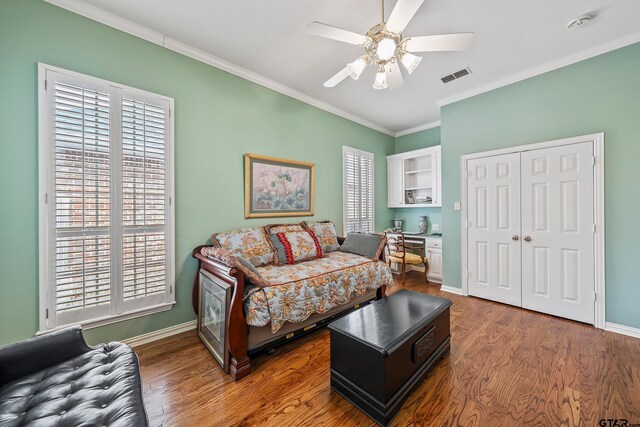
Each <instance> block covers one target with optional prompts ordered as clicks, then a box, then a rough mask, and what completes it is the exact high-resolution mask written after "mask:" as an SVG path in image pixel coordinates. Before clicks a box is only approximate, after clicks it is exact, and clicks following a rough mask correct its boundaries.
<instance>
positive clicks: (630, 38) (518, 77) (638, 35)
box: [436, 31, 640, 107]
mask: <svg viewBox="0 0 640 427" xmlns="http://www.w3.org/2000/svg"><path fill="white" fill-rule="evenodd" d="M638 42H640V31H638V32H635V33H633V34H629V35H627V36H624V37H620V38H618V39H614V40H611V41H608V42H606V43H602V44H599V45H596V46H592V47H590V48H588V49H585V50H581V51H579V52H576V53H573V54H571V55H568V56H565V57H564V58H560V59H556V60H554V61H551V62H547V63H546V64H542V65H540V66H537V67H534V68H531V69H529V70H526V71H523V72H521V73H518V74H514V75H512V76H509V77H506V78H504V79H500V80H497V81H495V82H492V83H489V84H486V85H483V86H480V87H478V88H475V89H471V90H468V91H466V92H463V93H460V94H457V95H453V96H450V97H448V98H443V99H440V100H438V101H436V104H438V106H440V107H443V106H445V105H448V104H452V103H454V102H458V101H462V100H463V99H467V98H471V97H472V96H476V95H480V94H481V93H485V92H489V91H492V90H495V89H498V88H501V87H503V86H508V85H510V84H513V83H517V82H519V81H522V80H526V79H529V78H531V77H535V76H538V75H540V74H544V73H548V72H549V71H553V70H557V69H559V68H563V67H566V66H568V65H571V64H575V63H577V62H580V61H584V60H586V59H589V58H593V57H594V56H598V55H602V54H605V53H607V52H611V51H613V50H616V49H620V48H623V47H625V46H629V45H632V44H634V43H638Z"/></svg>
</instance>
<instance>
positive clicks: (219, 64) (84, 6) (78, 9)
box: [45, 0, 395, 136]
mask: <svg viewBox="0 0 640 427" xmlns="http://www.w3.org/2000/svg"><path fill="white" fill-rule="evenodd" d="M45 1H46V2H47V3H51V4H53V5H55V6H58V7H61V8H63V9H66V10H68V11H70V12H73V13H76V14H78V15H82V16H84V17H85V18H89V19H91V20H93V21H97V22H100V23H101V24H104V25H107V26H109V27H113V28H115V29H117V30H120V31H123V32H125V33H128V34H131V35H133V36H136V37H139V38H141V39H144V40H146V41H149V42H151V43H154V44H157V45H160V46H162V47H164V48H166V49H169V50H172V51H174V52H177V53H179V54H181V55H184V56H187V57H189V58H192V59H195V60H196V61H200V62H203V63H205V64H208V65H211V66H213V67H215V68H218V69H221V70H223V71H226V72H228V73H231V74H234V75H236V76H238V77H240V78H243V79H245V80H248V81H250V82H253V83H256V84H259V85H260V86H264V87H266V88H268V89H271V90H273V91H275V92H279V93H281V94H283V95H286V96H289V97H291V98H294V99H297V100H298V101H302V102H304V103H306V104H309V105H311V106H313V107H316V108H319V109H321V110H324V111H327V112H329V113H331V114H334V115H336V116H340V117H342V118H345V119H347V120H350V121H352V122H354V123H358V124H360V125H362V126H365V127H368V128H370V129H373V130H376V131H378V132H381V133H384V134H386V135H389V136H395V132H393V131H391V130H389V129H387V128H385V127H383V126H379V125H377V124H375V123H373V122H371V121H369V120H367V119H364V118H362V117H359V116H356V115H355V114H351V113H349V112H347V111H344V110H342V109H340V108H338V107H335V106H333V105H331V104H328V103H326V102H324V101H320V100H319V99H316V98H313V97H311V96H309V95H306V94H304V93H302V92H300V91H298V90H295V89H293V88H290V87H289V86H285V85H283V84H281V83H278V82H276V81H274V80H271V79H269V78H267V77H264V76H262V75H260V74H257V73H254V72H253V71H249V70H247V69H245V68H242V67H239V66H237V65H235V64H233V63H231V62H229V61H225V60H224V59H221V58H218V57H217V56H214V55H211V54H210V53H207V52H205V51H203V50H200V49H197V48H195V47H193V46H190V45H187V44H185V43H182V42H180V41H178V40H174V39H171V38H170V37H167V36H165V35H164V34H162V33H159V32H157V31H154V30H152V29H150V28H147V27H145V26H143V25H140V24H137V23H135V22H133V21H129V20H128V19H125V18H122V17H120V16H118V15H115V14H113V13H110V12H107V11H105V10H104V9H100V8H99V7H96V6H94V5H91V4H88V3H84V2H83V1H81V0H45Z"/></svg>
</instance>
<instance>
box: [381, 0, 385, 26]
mask: <svg viewBox="0 0 640 427" xmlns="http://www.w3.org/2000/svg"><path fill="white" fill-rule="evenodd" d="M380 3H382V23H383V24H384V0H380Z"/></svg>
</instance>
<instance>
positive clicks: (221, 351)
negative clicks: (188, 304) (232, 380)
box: [198, 270, 232, 373]
mask: <svg viewBox="0 0 640 427" xmlns="http://www.w3.org/2000/svg"><path fill="white" fill-rule="evenodd" d="M199 282H200V289H199V293H198V336H199V337H200V339H201V340H202V342H204V344H205V345H206V346H207V348H208V349H209V351H210V352H211V354H213V357H215V358H216V360H217V361H218V363H220V365H221V366H222V369H224V372H225V373H229V349H228V348H227V313H228V311H229V304H230V302H231V288H232V287H231V285H230V284H228V283H226V282H224V281H222V280H220V279H218V278H217V277H215V276H213V275H212V274H209V272H207V271H205V270H200V273H199Z"/></svg>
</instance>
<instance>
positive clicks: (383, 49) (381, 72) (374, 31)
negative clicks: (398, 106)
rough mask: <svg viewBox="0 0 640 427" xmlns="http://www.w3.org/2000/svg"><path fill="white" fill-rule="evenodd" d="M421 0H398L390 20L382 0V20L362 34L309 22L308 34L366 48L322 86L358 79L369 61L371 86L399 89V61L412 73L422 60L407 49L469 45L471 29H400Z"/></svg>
mask: <svg viewBox="0 0 640 427" xmlns="http://www.w3.org/2000/svg"><path fill="white" fill-rule="evenodd" d="M423 1H424V0H398V2H397V3H396V5H395V8H394V9H393V11H392V12H391V15H390V16H389V20H388V21H385V14H384V0H382V1H381V3H382V22H380V23H379V24H376V25H374V26H373V27H372V28H371V29H370V30H369V31H368V32H367V34H366V35H364V36H363V35H361V34H356V33H353V32H351V31H347V30H343V29H340V28H336V27H332V26H331V25H327V24H323V23H321V22H317V21H314V22H312V23H311V24H309V25H308V26H307V31H309V32H310V33H311V34H314V35H316V36H320V37H326V38H329V39H333V40H337V41H341V42H344V43H349V44H353V45H356V46H360V47H362V48H364V50H365V52H364V55H362V56H361V57H359V58H358V59H356V60H355V61H353V62H351V63H349V64H347V66H346V67H344V68H343V69H342V70H340V71H338V73H337V74H336V75H334V76H333V77H331V78H330V79H329V80H327V81H326V82H325V83H324V86H325V87H334V86H336V85H337V84H338V83H340V82H341V81H343V80H344V79H346V78H347V77H351V78H352V79H353V80H358V78H359V77H360V74H362V71H363V70H364V69H365V67H366V66H367V65H371V66H373V67H375V68H376V70H377V74H376V78H375V81H374V83H373V88H374V89H387V88H388V89H389V90H394V89H398V88H400V87H402V86H403V85H404V80H403V79H402V72H401V71H400V66H399V65H398V63H399V62H402V65H403V66H404V68H405V70H406V71H407V73H409V74H411V73H413V71H414V70H415V69H416V68H417V67H418V64H420V61H421V60H422V58H421V57H419V56H416V55H413V54H412V53H410V52H443V51H459V50H465V49H466V48H467V47H469V45H470V44H471V42H472V41H473V36H474V35H473V33H457V34H441V35H435V36H421V37H405V36H404V35H403V34H402V32H403V31H404V29H405V27H406V26H407V24H408V23H409V21H411V19H412V18H413V15H415V13H416V12H417V11H418V9H419V8H420V6H421V5H422V2H423Z"/></svg>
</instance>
